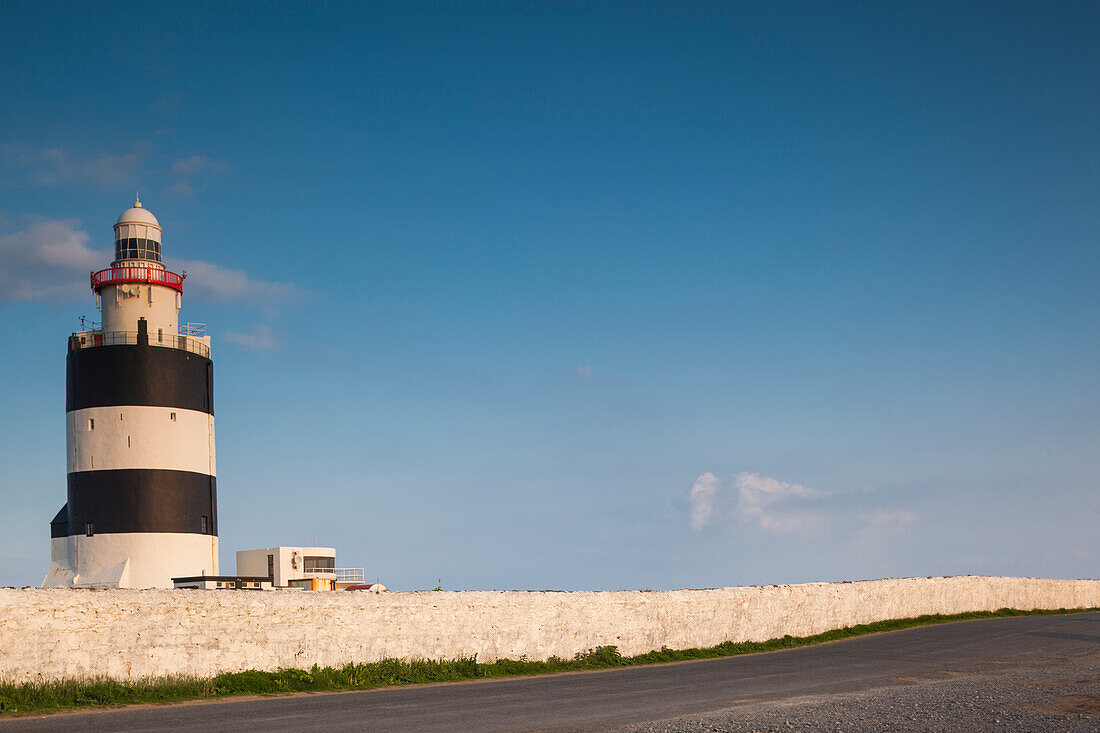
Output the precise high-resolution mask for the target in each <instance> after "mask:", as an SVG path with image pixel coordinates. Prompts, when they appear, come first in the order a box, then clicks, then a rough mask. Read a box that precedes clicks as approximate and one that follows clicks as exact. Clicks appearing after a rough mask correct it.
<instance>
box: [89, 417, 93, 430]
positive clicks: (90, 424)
mask: <svg viewBox="0 0 1100 733" xmlns="http://www.w3.org/2000/svg"><path fill="white" fill-rule="evenodd" d="M88 430H95V418H94V417H89V418H88Z"/></svg>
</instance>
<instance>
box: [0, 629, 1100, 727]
mask: <svg viewBox="0 0 1100 733" xmlns="http://www.w3.org/2000/svg"><path fill="white" fill-rule="evenodd" d="M1097 610H1100V609H1096V608H1078V609H1066V608H1062V609H1058V610H1050V611H1045V610H1033V611H1018V610H1013V609H1009V608H1002V609H1000V610H999V611H980V612H974V613H957V614H951V615H946V616H944V615H932V616H917V617H915V618H901V619H892V620H889V621H878V622H876V623H873V624H861V625H859V626H846V627H844V628H843V629H835V630H833V631H826V632H824V633H821V634H815V635H813V636H784V637H782V638H778V639H770V640H768V641H740V642H733V641H727V642H724V643H722V644H719V645H718V646H713V647H708V648H705V649H667V648H666V649H661V650H659V651H652V652H647V653H645V654H638V655H636V656H633V657H624V656H622V655H621V654H619V650H618V648H617V647H614V646H601V647H597V648H595V649H590V650H588V651H586V652H582V653H580V654H577V655H576V656H575V657H573V658H572V659H561V658H559V657H552V658H550V659H548V660H546V661H540V662H534V661H530V660H527V659H518V660H517V659H499V660H497V661H495V662H492V663H489V664H482V663H479V662H478V661H477V660H476V659H474V658H469V659H451V660H438V661H435V660H413V661H409V662H406V661H402V660H399V659H384V660H382V661H380V662H369V663H366V664H346V665H344V666H343V667H339V668H333V667H317V666H314V667H313V669H310V670H302V669H281V670H279V671H278V672H260V671H258V670H248V671H246V672H227V673H225V674H220V675H218V676H217V677H212V678H197V677H161V678H157V679H150V680H138V681H127V682H120V681H115V680H110V679H84V680H66V681H62V682H35V683H25V684H4V683H0V715H10V714H19V713H33V712H43V711H50V710H63V709H66V708H82V707H107V706H118V705H133V704H136V703H168V702H179V701H182V700H197V699H206V698H218V697H230V696H233V695H277V694H284V693H289V692H323V691H331V690H368V689H371V688H375V687H389V686H393V685H412V684H418V683H425V682H454V681H458V680H475V679H491V678H499V677H517V676H522V675H535V674H553V673H557V672H577V671H582V670H592V669H609V668H611V667H630V666H635V665H641V664H658V663H661V662H681V661H687V660H692V659H714V658H716V657H731V656H736V655H739V654H755V653H757V652H769V651H775V650H777V649H792V648H794V647H800V646H809V645H811V644H821V643H823V642H826V641H835V640H838V639H848V638H851V637H853V636H863V635H865V634H875V633H879V632H882V631H895V630H897V629H907V628H911V627H913V626H927V625H930V624H942V623H948V622H951V621H967V620H971V619H983V618H996V617H1001V616H1048V615H1054V614H1067V613H1082V612H1088V611H1097Z"/></svg>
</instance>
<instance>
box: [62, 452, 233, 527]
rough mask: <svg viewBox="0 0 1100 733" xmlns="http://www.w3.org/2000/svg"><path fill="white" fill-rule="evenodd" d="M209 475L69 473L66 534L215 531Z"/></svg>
mask: <svg viewBox="0 0 1100 733" xmlns="http://www.w3.org/2000/svg"><path fill="white" fill-rule="evenodd" d="M216 482H217V479H215V478H214V477H213V476H210V475H208V474H205V473H193V472H191V471H172V470H167V469H154V468H126V469H116V470H110V471H77V472H76V473H70V474H69V503H68V506H67V509H68V515H69V517H68V518H69V534H70V535H74V534H85V533H86V532H87V531H88V530H89V527H88V523H91V525H92V526H91V527H90V529H91V531H92V532H94V533H95V534H100V533H103V534H112V533H118V532H186V533H189V534H210V535H216V534H217V533H218V508H217V507H218V503H217V493H216Z"/></svg>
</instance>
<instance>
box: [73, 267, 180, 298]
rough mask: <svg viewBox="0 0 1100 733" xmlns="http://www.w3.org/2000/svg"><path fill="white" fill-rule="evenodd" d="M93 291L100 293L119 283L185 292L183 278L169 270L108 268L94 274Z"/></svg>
mask: <svg viewBox="0 0 1100 733" xmlns="http://www.w3.org/2000/svg"><path fill="white" fill-rule="evenodd" d="M91 275H92V290H94V291H96V292H97V293H98V292H99V289H100V288H102V287H103V286H104V285H115V284H117V283H152V284H153V285H165V286H167V287H170V288H173V289H175V290H178V291H180V292H181V293H182V292H183V276H182V275H177V274H176V273H174V272H169V271H168V270H158V269H157V268H155V267H108V268H107V269H106V270H100V271H99V272H93V273H92V274H91Z"/></svg>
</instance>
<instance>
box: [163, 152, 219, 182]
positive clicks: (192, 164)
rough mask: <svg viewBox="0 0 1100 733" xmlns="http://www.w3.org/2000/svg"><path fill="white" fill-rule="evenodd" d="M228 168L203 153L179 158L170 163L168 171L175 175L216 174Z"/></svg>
mask: <svg viewBox="0 0 1100 733" xmlns="http://www.w3.org/2000/svg"><path fill="white" fill-rule="evenodd" d="M228 169H229V166H228V165H226V164H225V163H224V162H223V161H220V160H211V159H210V158H207V157H206V156H205V155H192V156H191V157H190V158H180V159H178V160H176V161H175V162H173V163H172V167H171V168H170V169H169V172H170V173H171V174H172V175H175V176H182V177H184V178H186V177H188V176H196V175H209V174H213V175H216V174H218V173H225V172H226V171H227V170H228Z"/></svg>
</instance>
